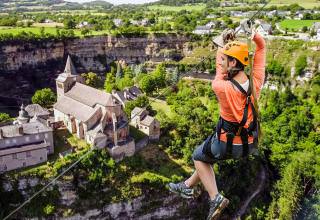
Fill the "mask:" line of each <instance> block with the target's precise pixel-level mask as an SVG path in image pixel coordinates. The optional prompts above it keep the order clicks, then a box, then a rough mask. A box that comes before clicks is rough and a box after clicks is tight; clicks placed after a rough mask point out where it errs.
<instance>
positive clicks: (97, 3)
mask: <svg viewBox="0 0 320 220" xmlns="http://www.w3.org/2000/svg"><path fill="white" fill-rule="evenodd" d="M82 5H83V6H85V7H89V8H92V7H93V8H98V7H99V8H104V9H108V8H111V7H112V6H113V4H111V3H109V2H106V1H102V0H97V1H92V2H86V3H83V4H82Z"/></svg>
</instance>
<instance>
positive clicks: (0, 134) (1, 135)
mask: <svg viewBox="0 0 320 220" xmlns="http://www.w3.org/2000/svg"><path fill="white" fill-rule="evenodd" d="M3 138H4V137H3V130H2V129H1V128H0V139H3Z"/></svg>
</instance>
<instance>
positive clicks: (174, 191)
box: [169, 187, 193, 199]
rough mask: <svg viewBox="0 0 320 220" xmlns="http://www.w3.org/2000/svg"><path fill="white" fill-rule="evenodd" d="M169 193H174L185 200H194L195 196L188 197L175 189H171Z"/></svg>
mask: <svg viewBox="0 0 320 220" xmlns="http://www.w3.org/2000/svg"><path fill="white" fill-rule="evenodd" d="M169 191H170V192H173V193H176V194H178V195H179V196H181V197H182V198H185V199H192V198H193V196H187V195H186V194H183V193H181V192H178V191H176V190H174V189H172V188H170V187H169Z"/></svg>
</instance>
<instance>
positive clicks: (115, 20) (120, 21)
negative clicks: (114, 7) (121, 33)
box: [113, 18, 123, 27]
mask: <svg viewBox="0 0 320 220" xmlns="http://www.w3.org/2000/svg"><path fill="white" fill-rule="evenodd" d="M113 23H114V25H115V26H117V27H120V26H121V25H123V21H122V19H119V18H116V19H113Z"/></svg>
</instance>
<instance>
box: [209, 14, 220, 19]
mask: <svg viewBox="0 0 320 220" xmlns="http://www.w3.org/2000/svg"><path fill="white" fill-rule="evenodd" d="M217 17H218V16H217V15H215V14H212V15H207V17H206V18H208V19H212V18H217Z"/></svg>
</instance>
